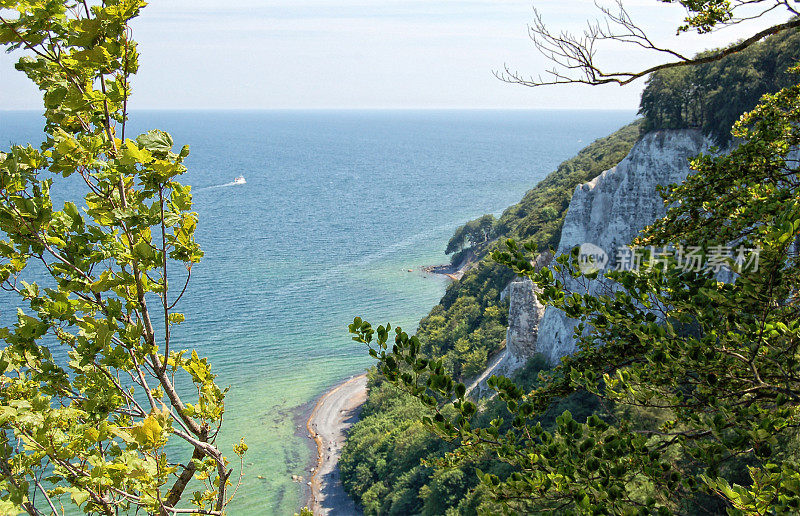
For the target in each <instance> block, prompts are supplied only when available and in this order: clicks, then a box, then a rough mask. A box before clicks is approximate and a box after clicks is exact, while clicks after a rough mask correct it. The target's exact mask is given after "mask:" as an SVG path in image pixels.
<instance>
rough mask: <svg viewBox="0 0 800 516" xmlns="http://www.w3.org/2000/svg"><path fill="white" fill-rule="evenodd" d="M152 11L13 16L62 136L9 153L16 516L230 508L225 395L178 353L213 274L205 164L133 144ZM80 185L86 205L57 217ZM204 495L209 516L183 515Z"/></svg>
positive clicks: (9, 389) (1, 376)
mask: <svg viewBox="0 0 800 516" xmlns="http://www.w3.org/2000/svg"><path fill="white" fill-rule="evenodd" d="M144 6H145V2H144V1H142V0H106V1H104V2H87V1H79V2H54V1H49V0H35V1H24V2H20V1H0V44H2V45H3V46H5V47H6V48H7V49H9V50H17V49H21V50H22V51H23V57H22V58H21V59H20V60H19V62H18V64H17V69H18V70H21V71H22V72H24V73H25V74H26V75H27V76H28V77H29V78H30V79H31V80H32V81H33V82H34V83H35V84H36V85H37V86H38V87H39V89H40V90H41V91H42V93H43V98H44V106H45V130H44V132H45V134H46V140H45V141H44V142H43V143H42V144H41V145H40V146H38V147H33V146H30V145H28V146H21V145H14V146H12V147H11V148H10V149H9V150H8V152H0V232H2V236H3V240H2V241H0V256H2V260H0V281H2V288H3V289H4V290H6V291H8V292H11V293H12V295H15V296H18V299H19V300H20V301H21V302H22V303H23V304H24V305H27V306H26V308H25V310H21V309H20V310H19V311H18V313H17V315H16V323H15V325H14V326H13V327H11V328H8V327H6V328H0V338H2V339H3V341H4V343H5V345H4V347H3V348H2V350H0V513H2V514H17V513H20V512H26V513H28V514H31V515H37V514H51V513H55V514H59V513H62V512H63V510H62V508H63V503H64V502H69V500H70V499H71V501H72V502H73V503H74V504H76V505H78V506H79V507H80V508H81V509H82V510H83V511H84V512H86V513H93V514H108V515H111V514H119V513H120V512H131V513H133V512H138V511H140V510H142V511H144V512H147V513H150V514H162V515H168V514H176V513H192V514H222V512H223V510H224V508H225V506H226V504H227V503H228V502H229V500H230V493H229V492H228V490H227V487H228V486H229V485H230V483H231V482H230V475H231V469H230V468H229V465H228V461H227V459H226V458H225V457H224V456H223V454H222V452H221V451H220V450H219V448H218V447H217V446H216V445H215V441H216V437H217V434H218V432H219V429H220V425H221V423H222V414H223V409H224V405H223V399H224V396H225V391H224V390H222V389H220V388H219V387H218V386H217V385H216V384H215V383H214V375H213V374H212V372H211V369H210V367H209V364H208V363H207V361H206V359H203V358H200V357H198V355H197V353H196V352H194V351H190V350H177V349H174V348H171V346H170V344H171V338H170V334H171V328H172V327H173V326H174V325H177V324H180V323H182V322H183V320H184V317H183V315H182V314H180V313H177V312H175V311H174V308H175V306H176V304H177V303H178V302H179V301H180V299H181V297H182V295H183V292H184V291H185V289H186V285H187V284H188V281H189V277H190V275H191V270H192V265H193V264H195V263H197V262H198V261H199V260H200V258H201V257H202V251H201V250H200V248H199V246H198V244H197V243H196V242H195V239H194V231H195V227H196V225H197V215H196V214H195V213H193V212H192V211H191V206H192V200H191V194H190V191H189V187H188V186H183V185H181V184H180V183H179V182H178V181H177V180H176V178H177V176H179V175H181V174H182V173H184V172H185V171H186V168H185V166H184V165H183V161H184V159H185V158H186V156H187V155H188V153H189V150H188V147H183V149H181V150H180V152H178V153H175V152H173V150H172V149H173V140H172V138H171V137H170V135H169V134H167V133H165V132H163V131H159V130H152V131H149V132H147V133H145V134H141V135H139V136H138V137H136V138H135V139H130V138H127V137H126V123H127V119H128V112H127V106H128V99H129V97H130V93H131V78H132V75H133V74H134V73H136V71H137V69H138V66H139V64H138V53H137V49H136V43H135V42H134V41H133V40H132V39H131V30H130V28H129V22H130V20H131V19H132V18H134V17H136V16H137V15H138V14H139V11H140V9H142V8H143V7H144ZM67 184H69V185H70V188H78V187H80V188H82V190H83V192H84V193H85V195H84V197H83V199H82V200H80V199H73V201H75V202H69V201H68V202H65V203H64V204H63V207H62V208H61V209H57V207H56V206H54V201H53V197H63V195H64V193H65V192H66V190H65V189H64V188H65V186H66V185H67ZM51 193H52V194H53V195H52V196H51ZM168 272H169V274H168ZM168 278H169V279H171V280H172V281H174V282H176V284H177V288H176V287H174V286H173V284H172V283H171V282H170V281H168ZM187 388H188V389H187ZM179 391H182V392H187V391H188V392H192V391H194V392H196V393H197V400H196V401H195V402H194V403H188V402H187V401H185V400H184V398H183V397H182V396H181V395H180V394H179ZM168 441H169V442H170V445H169V447H167V442H168ZM177 443H181V444H182V446H176V445H175V444H177ZM245 450H246V446H245V445H244V444H243V443H241V444H240V445H239V446H237V447H235V449H234V451H235V453H236V454H237V455H239V456H241V455H242V454H243V453H244V452H245ZM192 479H194V480H192ZM190 481H191V482H192V483H193V494H192V496H191V504H192V507H191V508H190V509H189V508H178V502H179V501H180V500H181V499H182V498H184V491H185V490H186V488H187V486H188V485H189V483H190Z"/></svg>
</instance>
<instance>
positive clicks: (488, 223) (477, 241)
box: [445, 214, 495, 254]
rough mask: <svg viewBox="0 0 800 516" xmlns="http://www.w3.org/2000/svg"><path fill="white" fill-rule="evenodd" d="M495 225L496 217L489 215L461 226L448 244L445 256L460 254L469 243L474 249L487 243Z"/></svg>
mask: <svg viewBox="0 0 800 516" xmlns="http://www.w3.org/2000/svg"><path fill="white" fill-rule="evenodd" d="M494 224H495V218H494V215H492V214H487V215H483V216H482V217H480V218H477V219H475V220H471V221H469V222H467V223H466V224H464V225H463V226H459V228H458V229H456V231H455V233H454V234H453V236H452V238H450V241H449V242H447V248H446V249H445V254H453V253H456V252H459V251H461V250H463V249H464V246H466V245H467V243H469V245H470V246H472V247H475V246H478V245H481V244H484V243H486V242H487V241H489V238H490V237H491V235H492V229H493V227H494Z"/></svg>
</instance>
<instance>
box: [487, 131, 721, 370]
mask: <svg viewBox="0 0 800 516" xmlns="http://www.w3.org/2000/svg"><path fill="white" fill-rule="evenodd" d="M712 145H713V143H712V142H711V141H710V140H709V139H707V138H705V137H704V136H703V135H702V134H701V133H700V132H699V131H695V130H676V131H658V132H653V133H649V134H647V135H645V136H644V137H643V138H642V139H641V140H639V141H638V142H637V143H636V144H635V145H634V146H633V148H632V149H631V152H630V153H629V154H628V155H627V156H626V157H625V158H624V159H623V160H622V161H621V162H620V163H619V164H618V165H617V166H616V167H614V168H612V169H609V170H606V171H605V172H603V173H602V174H600V175H599V176H597V177H596V178H594V179H593V180H591V181H590V182H588V183H586V184H583V185H580V186H578V187H576V188H575V193H574V194H573V196H572V200H571V201H570V204H569V208H568V211H567V215H566V218H565V220H564V227H563V229H562V231H561V241H560V242H559V245H558V249H557V250H556V251H557V253H558V254H562V253H566V252H569V251H570V250H571V249H572V248H573V247H575V246H580V245H581V244H584V243H591V244H594V245H596V246H598V247H600V248H601V249H602V250H604V251H605V252H606V253H607V254H608V256H609V258H610V259H611V260H612V262H613V260H614V257H615V255H616V249H617V247H619V246H623V245H625V244H628V243H630V242H631V240H633V238H634V237H636V236H637V234H638V233H639V232H640V231H641V230H642V229H644V228H645V227H646V226H648V225H650V224H651V223H653V222H654V221H655V220H656V219H658V218H660V217H662V216H664V214H665V212H666V208H665V207H664V203H663V200H662V198H661V196H660V195H659V194H658V192H657V189H656V187H657V186H658V185H669V184H671V183H679V182H681V181H683V180H684V179H685V178H686V176H687V174H688V173H689V166H688V163H689V162H688V159H689V158H691V157H692V156H696V155H697V154H699V153H701V152H706V151H708V149H709V147H711V146H712ZM568 286H569V285H568ZM511 287H512V288H510V289H509V292H508V295H509V300H510V310H509V330H508V337H507V341H506V350H507V351H506V353H505V355H506V357H505V360H503V364H498V368H497V373H503V374H508V373H509V372H511V371H513V370H514V369H515V368H516V367H518V366H519V365H520V364H523V363H524V362H525V360H526V359H527V358H528V357H530V356H531V355H533V354H534V353H542V354H543V355H544V356H545V357H547V359H548V360H549V361H550V362H551V363H553V364H556V363H558V361H559V359H560V358H561V357H563V356H565V355H568V354H570V353H572V352H573V351H574V350H575V346H574V338H573V332H574V328H575V325H576V322H575V321H574V320H573V319H570V318H568V317H566V316H565V315H564V313H563V312H561V311H559V310H557V309H555V308H552V307H547V308H546V309H545V310H544V313H543V314H542V306H541V305H540V304H539V302H538V301H537V300H536V298H535V295H534V294H533V289H532V285H531V286H528V285H522V284H520V285H519V286H517V284H516V283H514V284H512V285H511ZM526 287H527V288H526ZM597 287H599V285H595V287H594V290H595V291H596V290H597ZM531 297H532V299H531ZM532 321H537V322H538V325H537V327H536V328H535V329H533V330H531V329H530V326H531V322H532Z"/></svg>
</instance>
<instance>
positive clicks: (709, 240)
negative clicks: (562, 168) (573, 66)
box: [350, 2, 800, 514]
mask: <svg viewBox="0 0 800 516" xmlns="http://www.w3.org/2000/svg"><path fill="white" fill-rule="evenodd" d="M681 3H682V4H683V5H684V6H686V7H687V8H689V9H690V11H691V12H693V13H694V16H692V17H690V18H689V19H688V22H687V25H688V26H692V27H696V28H698V29H699V30H701V31H706V30H710V29H711V28H713V27H714V26H715V25H717V24H718V23H726V22H727V21H728V20H730V19H731V18H730V17H731V16H732V14H731V10H730V4H728V3H727V2H691V3H690V2H681ZM683 30H686V29H685V28H683ZM723 53H724V52H718V53H717V55H721V54H723ZM684 64H685V63H684ZM794 72H795V73H800V69H795V70H794ZM799 128H800V85H793V86H787V87H785V88H783V89H782V90H781V91H779V92H778V93H776V94H771V95H765V96H764V97H762V99H761V101H760V102H759V104H758V106H756V107H755V109H753V110H752V111H751V112H750V113H748V114H746V115H744V116H743V117H742V118H741V119H740V120H739V121H738V122H737V123H736V125H735V127H734V130H733V136H734V137H736V138H741V140H742V144H741V145H740V146H739V147H737V148H736V149H735V150H733V151H732V152H731V153H730V155H726V156H699V157H697V158H696V159H694V160H693V161H692V163H691V167H692V169H694V171H695V174H693V175H691V176H690V177H689V179H687V181H686V182H685V183H683V184H682V185H675V186H672V187H670V188H668V189H666V190H665V191H664V195H665V201H666V202H667V203H668V204H669V206H671V209H670V210H669V211H668V214H667V216H666V217H665V218H664V219H663V220H661V221H658V222H657V223H656V224H654V225H653V226H652V227H650V228H648V229H647V230H646V231H645V232H643V234H642V236H641V238H640V239H639V240H638V242H637V244H639V245H643V246H658V249H659V250H664V251H665V252H663V253H658V254H651V253H644V256H643V261H642V266H641V267H639V268H638V269H636V270H631V271H611V272H607V273H606V274H605V276H606V278H607V279H608V280H610V281H613V282H615V284H616V286H617V290H615V291H611V292H608V293H606V294H603V295H598V296H592V295H587V294H585V293H584V292H571V291H568V290H567V289H566V288H565V282H564V280H563V278H564V277H565V276H566V275H569V276H573V277H576V278H580V279H581V281H592V280H593V279H595V278H596V274H597V273H595V274H594V275H584V274H582V273H581V271H580V267H579V264H578V261H577V259H578V256H577V253H573V254H572V255H565V256H561V257H559V258H558V259H557V261H556V263H555V264H554V265H552V266H551V267H549V268H543V269H541V270H539V271H536V270H534V268H533V267H532V265H531V258H532V255H531V253H535V252H536V248H535V246H533V245H522V244H518V243H516V242H513V241H509V242H507V250H505V251H497V252H495V253H494V254H493V256H494V258H495V259H496V260H497V261H498V262H500V263H503V264H505V265H507V266H509V267H511V268H512V269H513V270H514V271H515V272H516V273H518V274H522V275H524V276H527V277H530V278H531V279H532V280H533V281H534V282H535V283H536V285H537V286H538V288H539V291H540V295H539V298H540V301H542V302H544V303H545V304H548V305H551V306H553V307H556V308H558V309H560V310H563V311H564V312H565V313H566V314H567V315H568V316H570V317H572V318H575V319H578V320H579V321H580V322H581V324H580V325H579V331H578V332H576V337H575V338H576V340H577V344H578V346H577V347H578V351H577V352H576V353H575V354H574V355H572V356H569V357H566V358H564V359H563V361H562V363H561V364H560V365H559V366H558V367H556V368H555V369H553V370H551V371H549V372H547V373H543V374H541V375H540V378H539V382H538V385H537V386H536V387H535V388H534V389H533V390H530V391H527V390H524V389H521V388H520V387H518V386H517V385H515V384H514V383H513V382H512V381H511V380H509V379H507V378H503V377H493V378H491V379H490V380H489V382H488V385H489V386H490V387H491V388H492V389H494V390H495V391H496V392H497V393H498V397H499V398H500V399H501V400H502V401H503V402H504V403H505V405H506V407H507V416H505V417H504V418H502V419H501V418H498V419H496V420H494V421H492V422H491V423H490V424H489V425H485V426H483V425H476V424H475V422H476V420H475V414H476V411H477V407H476V405H475V403H473V402H472V401H471V400H469V399H468V398H467V396H466V389H465V386H464V385H463V384H460V383H458V382H457V381H456V380H454V378H453V377H452V375H450V374H449V373H448V372H447V371H446V370H445V368H444V366H443V364H442V363H441V362H440V361H435V360H430V359H428V358H426V357H424V356H423V355H422V354H421V353H420V348H421V343H420V341H419V340H418V339H417V337H414V336H409V335H408V334H406V333H405V332H403V331H402V330H401V329H399V328H396V329H394V334H393V336H392V331H391V330H392V328H391V327H390V326H389V325H386V326H379V327H377V328H373V327H372V326H371V325H370V324H369V323H367V322H365V321H363V320H361V319H359V318H356V319H355V320H354V321H353V324H351V325H350V331H351V333H352V334H353V338H354V339H355V340H356V341H358V342H361V343H364V344H366V345H367V346H369V352H370V354H371V355H372V356H373V357H374V358H375V359H376V360H377V362H378V370H379V371H380V372H381V373H382V374H383V376H384V377H385V378H386V379H387V380H388V381H389V382H391V383H393V384H395V385H396V386H398V387H400V388H402V389H403V390H405V391H407V392H409V393H410V394H412V395H413V396H415V397H417V398H418V399H419V400H421V401H422V402H423V404H424V405H425V406H426V407H427V410H428V411H429V412H428V413H427V414H424V415H423V418H422V419H423V422H424V424H425V425H426V426H427V427H428V428H429V429H430V430H431V431H433V432H435V433H437V434H438V435H440V436H442V437H443V438H445V439H447V440H449V441H452V442H453V443H454V449H453V451H452V452H450V453H448V454H446V455H445V456H444V457H443V458H442V459H441V460H440V461H439V462H438V465H439V466H441V467H453V466H461V465H465V464H475V463H478V462H480V461H485V460H487V459H488V460H491V461H493V462H496V463H503V464H505V465H507V466H509V469H508V470H507V473H505V474H484V473H482V472H480V471H478V477H479V479H480V482H481V489H483V490H484V492H486V493H488V494H489V495H490V496H491V498H492V499H493V500H494V505H492V506H490V507H489V508H490V509H496V510H507V511H514V512H536V511H550V512H553V511H554V512H556V513H580V514H609V513H610V514H634V513H640V514H649V513H661V514H674V513H684V514H692V513H697V512H710V513H719V512H724V511H726V510H727V511H729V512H731V513H734V514H736V513H746V514H773V513H774V514H782V513H797V512H798V511H800V461H799V460H798V452H797V450H798V442H799V441H798V435H797V428H798V426H799V425H800V312H798V308H797V306H798V299H797V292H798V287H800V257H798V253H797V249H796V241H797V237H798V234H800V202H799V201H798V196H799V195H798V194H800V183H798V181H797V174H798V172H799V171H800V170H798V169H799V168H800V164H798V162H797V160H796V157H795V156H794V155H793V154H792V151H793V150H795V149H797V148H798V146H800V129H799ZM732 242H735V243H736V246H737V247H740V248H742V249H747V250H749V249H753V250H758V260H757V261H753V260H751V261H747V260H739V259H737V256H735V255H733V256H728V257H725V258H722V259H719V258H714V257H715V256H717V257H718V256H719V254H718V253H717V252H716V251H717V250H719V249H725V248H728V247H729V246H731V243H732ZM695 248H696V253H695V254H696V257H695V259H699V263H701V264H702V263H708V261H709V260H715V259H716V260H717V265H722V264H725V265H726V266H727V267H729V268H730V269H731V270H734V271H736V273H737V274H736V276H735V281H732V282H730V283H721V282H719V281H717V279H716V277H715V274H714V270H713V268H711V269H709V268H702V269H700V270H697V269H695V268H693V267H687V254H686V253H685V252H682V251H686V250H687V249H695ZM693 252H694V251H693ZM579 395H580V396H583V397H584V399H586V397H587V396H588V397H589V398H592V399H594V400H596V401H597V403H596V404H595V405H592V406H593V407H596V408H595V409H594V410H593V413H592V414H590V415H589V416H588V417H585V418H579V419H575V418H574V417H573V414H570V413H569V412H563V413H562V414H561V415H559V416H558V417H557V418H556V419H555V422H554V424H552V425H549V426H548V425H546V424H544V421H545V420H547V419H549V417H550V415H551V412H552V411H554V410H556V409H557V406H558V403H559V402H560V401H562V400H564V399H565V398H569V397H572V396H579Z"/></svg>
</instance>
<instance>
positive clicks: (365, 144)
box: [0, 111, 633, 515]
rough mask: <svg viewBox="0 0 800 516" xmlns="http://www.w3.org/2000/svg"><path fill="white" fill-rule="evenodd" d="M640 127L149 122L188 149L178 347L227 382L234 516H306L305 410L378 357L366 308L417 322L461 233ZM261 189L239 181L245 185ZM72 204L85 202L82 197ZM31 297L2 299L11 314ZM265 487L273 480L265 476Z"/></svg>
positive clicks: (6, 139)
mask: <svg viewBox="0 0 800 516" xmlns="http://www.w3.org/2000/svg"><path fill="white" fill-rule="evenodd" d="M632 118H633V113H631V112H617V111H614V112H612V111H586V112H578V111H308V112H305V111H276V112H141V113H137V114H136V115H135V116H134V117H133V119H132V126H133V131H132V132H131V133H130V134H136V131H144V130H147V129H150V128H161V129H164V130H167V131H169V132H170V133H172V135H173V136H174V138H175V141H176V144H178V145H183V144H184V143H188V144H189V145H190V146H191V148H192V154H191V156H190V158H189V160H188V166H189V168H190V172H189V173H188V174H187V175H186V176H184V178H183V181H184V182H186V183H189V184H191V185H192V186H193V191H194V201H195V209H196V210H197V212H198V213H199V215H200V224H199V226H198V233H197V237H198V240H199V241H200V244H201V245H202V247H203V250H204V251H205V258H204V260H203V261H202V262H201V263H200V264H199V265H198V266H197V267H196V268H195V269H194V270H193V276H192V282H191V283H190V287H189V290H188V292H187V295H186V296H185V297H184V299H183V300H182V302H181V305H180V307H181V308H182V309H183V311H184V313H185V314H186V318H187V321H186V323H184V324H183V325H182V326H181V327H180V329H179V331H178V332H177V334H176V336H175V338H176V345H180V346H183V347H194V348H196V349H197V350H198V352H199V353H200V354H201V355H205V356H208V357H209V359H210V361H211V363H212V364H213V367H214V369H215V371H216V372H217V373H218V375H219V376H218V381H219V383H220V384H222V385H230V387H231V390H230V393H229V394H228V398H227V402H226V409H227V412H226V419H225V425H224V430H223V433H222V437H221V440H222V444H223V447H224V449H225V450H226V452H228V453H230V446H231V445H232V444H233V443H234V442H237V441H238V440H239V438H240V437H244V438H245V440H246V442H247V444H248V446H249V447H250V451H249V452H248V455H247V464H246V468H245V473H246V477H245V480H244V484H243V486H242V488H241V489H240V492H239V495H238V496H237V498H236V500H235V501H234V504H233V506H232V507H231V510H230V513H231V514H234V515H240V514H242V515H244V514H271V513H274V514H286V513H289V514H291V513H292V512H293V511H294V510H295V509H296V508H297V507H298V505H299V504H300V502H301V493H302V488H301V486H300V485H298V484H296V483H293V482H292V481H291V475H292V474H299V475H304V474H307V471H306V470H305V468H307V466H308V463H309V460H310V458H311V457H310V452H309V449H308V446H307V444H306V442H304V440H303V438H301V437H297V436H296V435H295V430H296V429H295V421H293V415H294V414H295V413H296V409H297V407H299V406H301V405H303V404H304V403H307V402H309V401H311V400H313V399H314V398H315V397H316V396H318V395H319V394H320V393H322V392H323V391H324V390H325V389H326V388H328V387H330V386H331V385H333V384H334V383H336V382H337V381H339V380H341V379H343V378H346V377H348V376H350V375H352V374H356V373H359V372H361V371H363V369H364V368H365V367H367V366H368V365H369V364H370V360H369V357H368V356H367V354H366V353H365V350H364V349H362V348H360V347H358V346H356V345H355V343H353V342H352V341H351V340H350V339H349V337H348V335H347V329H346V326H347V324H348V322H350V321H351V320H352V318H353V317H354V316H355V315H359V316H362V317H365V318H368V319H370V320H374V321H380V322H385V321H392V322H393V323H395V322H396V323H400V324H402V325H404V326H405V327H407V328H413V327H414V326H415V325H416V323H417V321H419V319H420V318H421V317H422V316H424V315H425V314H426V313H427V312H428V311H429V310H430V308H431V307H432V306H433V305H434V304H436V303H437V302H438V300H439V298H440V297H441V295H442V294H443V292H444V288H445V286H446V281H447V280H446V279H445V278H443V277H440V276H430V275H425V274H423V273H421V272H411V273H409V272H408V269H418V268H419V267H420V266H422V265H429V264H436V263H443V262H445V261H446V260H447V258H446V257H445V255H444V252H443V251H444V248H445V244H446V243H447V240H448V238H449V237H450V235H451V234H452V232H453V230H454V229H455V228H456V227H457V226H458V225H459V224H462V223H463V222H465V221H466V220H468V219H470V218H474V217H476V216H479V215H482V214H484V213H495V214H499V213H500V212H501V211H502V210H503V209H504V208H506V207H507V206H509V205H511V204H513V203H515V202H517V201H518V200H519V198H520V197H521V195H522V194H523V193H524V192H525V191H526V190H527V189H529V188H531V187H532V186H534V185H535V184H536V183H537V182H538V181H539V180H541V179H542V178H543V177H544V176H545V175H546V174H547V173H549V172H550V171H552V170H554V169H555V167H556V166H557V165H558V163H560V162H561V161H563V160H565V159H567V158H569V157H571V156H572V155H574V154H575V153H576V152H577V151H578V150H579V149H580V148H582V147H584V146H585V145H586V144H588V143H589V142H591V141H592V140H594V139H596V138H598V137H601V136H605V135H607V134H609V133H610V132H612V131H613V130H615V129H617V128H618V127H620V126H622V125H623V124H625V123H627V122H628V121H630V120H631V119H632ZM40 128H41V121H40V119H39V118H38V116H37V115H36V114H35V113H24V112H0V150H1V149H5V148H7V147H8V145H9V144H10V143H11V142H15V143H22V142H27V141H33V142H36V143H38V141H39V140H40V136H39V134H40ZM240 174H241V175H244V176H245V178H246V179H247V184H246V185H236V186H224V185H226V184H227V183H230V182H231V181H233V178H234V177H236V176H237V175H240ZM61 195H63V196H65V197H70V189H69V188H67V189H66V190H65V191H64V192H63V193H61ZM15 307H16V300H15V299H14V298H11V297H9V296H7V295H5V296H0V316H3V317H2V318H3V319H4V320H6V318H7V317H8V315H9V314H10V313H13V312H14V311H15ZM259 477H261V478H259Z"/></svg>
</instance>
